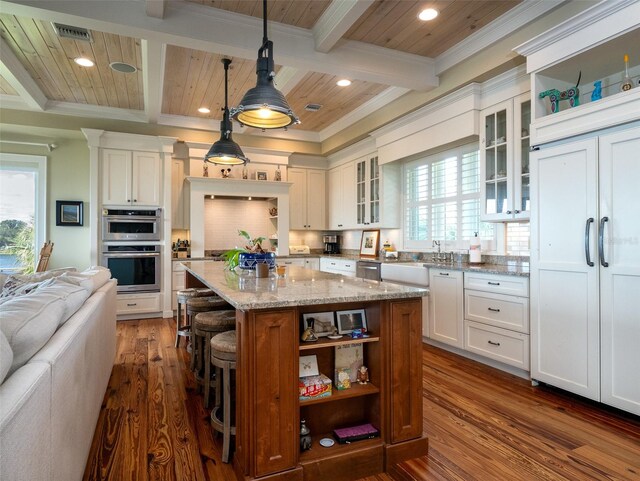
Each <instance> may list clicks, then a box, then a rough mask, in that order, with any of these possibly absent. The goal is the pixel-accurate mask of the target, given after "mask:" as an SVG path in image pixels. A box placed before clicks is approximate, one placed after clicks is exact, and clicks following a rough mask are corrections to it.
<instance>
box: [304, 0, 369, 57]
mask: <svg viewBox="0 0 640 481" xmlns="http://www.w3.org/2000/svg"><path fill="white" fill-rule="evenodd" d="M373 1H374V0H333V2H331V5H329V7H328V8H327V9H326V10H325V11H324V13H323V14H322V16H321V17H320V18H319V19H318V21H317V22H316V24H315V25H314V26H313V28H312V32H313V38H314V40H315V44H316V50H317V51H318V52H324V53H327V52H329V51H330V50H331V49H332V48H333V47H334V46H335V44H336V43H338V41H339V40H340V39H341V38H342V36H343V35H344V34H345V33H346V32H347V30H349V28H351V25H353V24H354V23H355V22H356V20H358V19H359V18H360V17H361V16H362V14H363V13H364V12H365V11H366V10H367V9H368V8H369V7H370V6H371V4H373Z"/></svg>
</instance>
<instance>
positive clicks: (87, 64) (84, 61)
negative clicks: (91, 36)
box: [73, 57, 94, 67]
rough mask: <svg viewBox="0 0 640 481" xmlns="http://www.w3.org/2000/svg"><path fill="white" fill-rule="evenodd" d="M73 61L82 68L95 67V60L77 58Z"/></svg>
mask: <svg viewBox="0 0 640 481" xmlns="http://www.w3.org/2000/svg"><path fill="white" fill-rule="evenodd" d="M73 61H74V62H75V63H77V64H78V65H80V66H81V67H93V65H94V63H93V60H91V59H88V58H85V57H76V58H74V59H73Z"/></svg>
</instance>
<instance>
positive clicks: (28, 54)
mask: <svg viewBox="0 0 640 481" xmlns="http://www.w3.org/2000/svg"><path fill="white" fill-rule="evenodd" d="M188 2H191V3H196V4H200V5H204V6H205V7H208V8H215V9H222V10H226V11H228V12H232V13H239V14H243V15H249V16H252V17H257V18H262V1H261V0H188ZM331 3H332V0H312V1H302V0H270V1H269V3H268V20H269V22H270V23H271V22H279V23H282V24H287V25H291V26H295V27H298V28H301V29H307V30H309V31H310V29H312V28H313V27H314V26H315V25H316V23H317V22H318V19H320V17H321V16H322V14H323V12H325V11H326V10H327V8H329V6H330V5H331ZM518 3H520V0H432V1H430V2H428V3H426V4H425V3H423V2H422V1H420V0H375V1H374V2H373V3H372V4H371V6H370V7H369V8H368V9H367V10H366V11H365V12H364V14H362V15H361V16H360V17H359V18H358V19H357V20H355V22H354V23H353V25H351V27H350V28H348V29H347V32H346V33H345V35H343V39H349V40H355V41H360V42H363V43H367V44H371V45H375V46H380V47H386V48H388V49H392V50H397V51H401V52H407V53H411V54H415V55H420V56H426V57H431V58H435V57H437V56H438V55H440V54H442V53H443V52H445V51H446V50H447V49H449V48H451V47H452V46H454V45H455V44H457V43H458V42H460V41H461V40H463V39H464V38H466V37H467V36H468V35H470V34H471V33H473V32H474V31H476V30H478V29H480V28H481V27H483V26H485V25H487V24H488V23H489V22H491V21H492V20H494V19H496V18H497V17H498V16H500V15H502V14H503V13H505V12H506V11H507V10H509V9H511V8H513V7H514V6H516V5H517V4H518ZM426 6H430V7H434V8H436V9H438V10H439V11H440V16H439V17H438V19H437V20H436V21H434V22H427V23H425V22H422V21H420V20H418V19H417V14H418V12H419V11H420V10H421V9H422V8H424V7H426ZM191 7H193V8H196V7H195V6H193V5H192V6H191ZM172 8H179V7H177V6H172ZM197 8H203V7H197ZM165 20H170V19H165ZM163 21H164V20H163ZM81 23H82V22H79V24H78V25H77V26H78V27H83V25H82V24H81ZM345 28H346V27H345ZM90 33H91V35H92V37H93V40H92V42H85V41H79V40H72V39H68V38H61V37H59V36H58V35H57V34H56V32H55V30H54V28H53V26H52V24H51V23H50V22H49V21H46V20H41V19H33V18H27V17H21V16H15V15H11V14H8V13H3V14H0V35H2V38H3V39H4V40H5V42H6V44H7V45H8V46H9V48H10V49H11V51H12V53H13V55H14V56H15V57H16V58H17V60H18V61H19V62H20V63H21V64H22V66H23V67H24V69H25V70H26V71H27V73H28V74H29V75H30V76H31V77H32V78H33V80H34V81H35V83H36V84H37V86H38V87H39V88H40V89H41V91H42V94H44V96H45V97H46V98H47V99H48V100H52V101H59V102H67V103H71V104H85V105H92V106H93V105H95V106H103V107H116V108H121V109H129V110H134V111H142V110H144V109H145V105H144V85H143V72H142V68H143V62H142V49H141V40H140V39H139V38H134V37H131V36H123V35H116V34H112V33H106V32H101V31H97V30H90ZM258 47H259V46H258V45H256V46H255V48H256V53H257V49H258ZM165 52H166V54H165V64H164V67H165V68H164V72H163V73H162V76H163V77H162V99H161V101H160V100H159V99H158V100H156V103H160V112H161V113H162V114H168V115H173V116H184V117H187V118H191V119H221V117H222V114H221V108H222V106H223V104H224V69H223V67H222V64H221V62H220V60H221V58H222V57H223V55H224V54H219V53H214V52H208V51H202V50H196V49H192V48H188V45H187V46H184V45H183V46H175V45H170V44H167V45H166V49H165ZM79 56H83V57H88V58H90V59H92V60H93V61H94V62H95V67H93V68H83V67H80V66H78V65H76V64H75V63H74V61H73V59H74V58H76V57H79ZM157 59H158V57H155V58H154V59H153V61H156V60H157ZM275 60H276V62H277V61H278V58H277V55H276V59H275ZM116 61H117V62H124V63H128V64H131V65H133V66H135V67H136V68H137V71H136V72H135V73H132V74H125V73H121V72H116V71H114V70H112V69H111V68H110V67H109V64H110V63H111V62H116ZM152 65H154V64H152ZM154 66H155V65H154ZM280 68H281V66H278V67H277V70H276V71H278V70H279V69H280ZM289 73H290V72H289ZM298 77H299V78H301V79H300V80H298V81H297V84H296V85H288V86H287V87H286V89H285V93H286V97H287V99H288V101H289V103H290V105H291V107H292V109H293V110H294V112H295V113H296V114H297V115H298V116H299V117H300V119H301V121H302V125H300V126H298V127H296V130H305V131H313V132H320V131H322V130H323V129H325V128H326V127H328V126H330V125H331V124H332V123H333V122H334V121H336V120H337V119H340V118H342V117H344V116H345V115H346V114H348V113H350V112H352V111H353V110H355V109H356V108H358V107H360V106H361V105H362V104H364V103H365V102H367V101H368V100H370V99H373V98H374V97H376V96H377V95H379V94H380V93H381V92H383V91H384V90H386V89H387V88H388V87H389V86H390V85H382V84H378V83H373V82H370V81H362V80H354V79H351V80H352V81H353V83H352V84H351V85H350V86H349V87H346V88H340V87H337V86H336V81H337V80H338V77H336V76H335V75H334V74H333V73H331V74H330V73H319V72H315V71H313V68H311V69H309V70H307V69H303V70H301V71H300V72H298ZM9 80H11V79H7V78H0V94H3V95H11V96H15V95H17V94H19V92H17V91H16V90H15V88H14V86H13V85H12V84H11V82H10V81H9ZM255 82H256V75H255V58H254V59H242V58H233V63H232V64H231V69H230V72H229V105H230V106H235V105H238V103H239V102H240V100H241V98H242V96H243V95H244V93H245V92H246V91H247V90H248V89H249V88H251V87H253V86H254V85H255ZM157 83H159V80H157ZM157 83H156V85H157ZM292 83H293V82H292ZM309 103H315V104H320V105H322V108H321V110H320V111H318V112H308V111H306V110H305V109H304V107H305V105H307V104H309ZM200 107H207V108H209V109H210V113H208V114H202V113H199V112H198V108H200ZM154 121H155V120H154Z"/></svg>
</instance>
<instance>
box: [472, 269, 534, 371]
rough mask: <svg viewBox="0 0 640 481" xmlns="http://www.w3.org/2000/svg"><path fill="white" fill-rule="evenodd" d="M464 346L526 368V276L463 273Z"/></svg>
mask: <svg viewBox="0 0 640 481" xmlns="http://www.w3.org/2000/svg"><path fill="white" fill-rule="evenodd" d="M464 319H465V320H464V327H465V335H464V348H465V349H466V350H467V351H469V352H474V353H476V354H479V355H481V356H484V357H488V358H490V359H494V360H496V361H500V362H503V363H505V364H509V365H511V366H515V367H518V368H520V369H523V370H529V280H528V279H526V278H524V277H515V276H500V275H495V274H481V273H469V272H467V273H465V275H464Z"/></svg>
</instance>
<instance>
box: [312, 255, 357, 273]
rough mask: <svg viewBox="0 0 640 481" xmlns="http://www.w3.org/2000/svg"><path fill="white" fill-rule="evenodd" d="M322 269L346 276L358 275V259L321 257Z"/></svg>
mask: <svg viewBox="0 0 640 481" xmlns="http://www.w3.org/2000/svg"><path fill="white" fill-rule="evenodd" d="M320 270H321V271H324V272H333V273H335V274H344V275H346V276H349V275H351V276H355V275H356V261H352V260H342V259H327V258H322V259H320Z"/></svg>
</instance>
